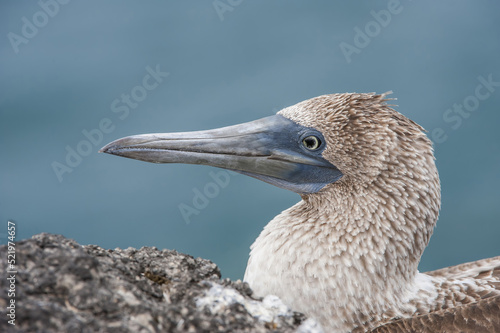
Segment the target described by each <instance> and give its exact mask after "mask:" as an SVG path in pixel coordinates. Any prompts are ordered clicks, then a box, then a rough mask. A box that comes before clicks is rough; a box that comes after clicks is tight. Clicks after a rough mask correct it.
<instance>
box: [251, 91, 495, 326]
mask: <svg viewBox="0 0 500 333" xmlns="http://www.w3.org/2000/svg"><path fill="white" fill-rule="evenodd" d="M386 102H387V99H386V96H385V95H376V94H334V95H324V96H319V97H316V98H312V99H310V100H307V101H304V102H301V103H298V104H297V105H294V106H291V107H289V108H286V109H284V110H282V111H280V112H279V114H281V115H283V116H284V117H286V118H288V119H291V120H293V121H294V122H296V123H298V124H300V125H303V126H307V127H312V128H315V129H317V130H319V131H320V132H322V134H323V135H324V137H325V140H326V143H327V148H326V149H325V151H324V152H323V154H322V155H323V157H324V158H325V159H327V160H328V161H330V162H331V163H332V164H334V165H335V166H336V167H337V168H338V169H339V170H341V172H342V173H343V177H342V178H341V179H340V180H339V181H337V182H335V183H332V184H329V185H327V186H325V187H324V188H323V189H322V190H321V191H319V192H317V193H310V194H304V195H302V201H301V202H299V203H298V204H296V205H295V206H293V207H291V208H289V209H288V210H286V211H284V212H283V213H281V214H280V215H278V216H277V217H275V218H274V219H273V220H272V221H271V222H270V223H269V224H268V225H267V226H266V227H265V228H264V230H263V231H262V233H261V235H260V236H259V237H258V239H257V240H256V241H255V243H254V244H253V245H252V251H251V255H250V259H249V262H248V266H247V271H246V273H245V280H246V281H248V282H249V283H250V285H251V287H252V288H253V289H254V290H255V291H256V292H257V294H261V295H265V294H276V295H278V296H279V297H281V298H282V299H283V300H284V301H285V303H287V304H288V305H290V306H292V307H293V308H294V309H296V310H299V311H302V312H304V313H306V314H307V315H309V316H312V317H314V318H316V319H317V320H319V321H320V322H321V324H322V325H323V327H324V328H325V331H326V332H350V331H353V332H366V331H370V330H372V329H375V328H376V327H379V328H378V330H380V332H406V331H412V330H414V331H415V332H419V331H426V332H427V331H428V332H458V331H457V327H460V326H457V325H462V324H461V323H462V321H466V324H464V325H465V326H463V327H464V328H467V327H472V326H474V325H476V328H477V329H480V330H481V329H488V330H489V331H490V332H493V331H491V329H493V328H494V327H496V326H495V325H497V324H495V321H494V320H493V319H492V318H493V316H494V315H495V313H496V316H497V317H500V312H499V311H498V301H497V300H496V298H495V297H496V295H500V291H499V289H500V287H499V282H500V276H499V275H498V270H499V267H500V257H497V258H491V259H486V260H483V261H479V262H476V263H469V264H464V265H461V266H457V267H452V268H448V269H443V270H439V271H434V272H430V273H428V274H423V273H419V272H418V271H417V267H418V263H419V261H420V257H421V255H422V253H423V251H424V249H425V247H426V246H427V244H428V242H429V239H430V236H431V234H432V231H433V229H434V226H435V223H436V221H437V217H438V212H439V208H440V201H441V198H440V184H439V176H438V173H437V169H436V166H435V163H434V155H433V150H432V144H431V142H430V140H429V139H428V138H427V137H426V136H425V134H424V133H423V129H422V127H420V126H419V125H417V124H416V123H414V122H413V121H411V120H410V119H408V118H406V117H405V116H403V115H401V114H400V113H398V112H396V111H395V110H393V109H392V108H391V107H390V106H389V105H387V104H386ZM297 286H301V287H300V288H297ZM495 311H496V312H495ZM473 322H475V324H473Z"/></svg>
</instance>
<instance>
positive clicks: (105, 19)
mask: <svg viewBox="0 0 500 333" xmlns="http://www.w3.org/2000/svg"><path fill="white" fill-rule="evenodd" d="M0 31H1V32H2V34H1V37H0V59H1V61H0V151H1V156H2V157H1V159H2V163H1V167H0V221H2V222H1V224H0V225H2V226H3V227H1V228H2V229H0V243H2V244H4V243H6V241H7V237H6V236H7V234H6V233H7V220H12V221H15V222H16V223H17V226H18V234H17V239H18V240H19V239H23V238H29V237H31V236H32V235H34V234H36V233H40V232H50V233H56V234H63V235H64V236H66V237H70V238H73V239H75V240H77V241H78V242H80V243H82V244H97V245H100V246H102V247H105V248H115V247H121V248H127V247H129V246H132V247H141V246H156V247H158V248H169V249H176V250H179V251H181V252H185V253H189V254H191V255H193V256H201V257H204V258H208V259H211V260H213V261H214V262H216V263H217V264H218V265H219V266H220V268H221V270H222V274H223V276H225V277H231V278H242V277H243V272H244V268H245V265H246V261H247V257H248V253H249V246H250V245H251V243H252V242H253V240H254V239H255V238H256V237H257V235H258V234H259V232H260V231H261V230H262V228H263V226H264V225H265V224H266V223H267V222H268V221H269V220H271V218H272V217H274V216H275V215H277V214H278V213H279V212H281V211H282V210H283V209H285V208H287V207H289V206H291V205H293V204H294V203H296V202H297V201H298V200H299V199H300V198H299V196H298V195H296V194H294V193H291V192H287V191H285V190H282V189H278V188H275V187H273V186H271V185H268V184H266V183H263V182H260V181H258V180H255V179H252V178H248V177H244V176H241V175H234V174H231V175H230V176H229V181H228V182H227V181H224V182H220V183H219V185H217V186H218V188H216V187H213V185H208V184H211V183H213V184H216V182H215V181H214V179H213V175H214V173H216V174H217V172H218V171H219V170H218V169H214V168H210V167H205V166H189V165H188V166H186V165H155V164H149V163H145V162H140V161H135V160H127V159H123V158H118V157H113V156H109V155H103V154H98V153H97V151H98V149H99V148H100V147H102V146H103V145H104V144H106V143H108V142H110V141H112V140H115V139H117V138H120V137H123V136H128V135H132V134H141V133H153V132H173V131H188V130H201V129H208V128H215V127H221V126H225V125H232V124H236V123H240V122H245V121H250V120H254V119H257V118H261V117H264V116H268V115H272V114H274V113H275V112H277V111H279V110H280V109H281V108H283V107H286V106H289V105H293V104H295V103H297V102H299V101H302V100H304V99H307V98H311V97H314V96H318V95H321V94H327V93H335V92H354V91H355V92H372V91H375V92H379V93H381V92H385V91H389V90H392V91H393V92H394V93H393V95H392V97H395V98H397V101H395V104H397V105H398V106H397V107H396V109H397V110H398V111H400V112H402V113H403V114H405V115H406V116H408V117H410V118H411V119H413V120H415V121H416V122H418V123H419V124H421V125H422V126H424V127H425V128H426V129H427V130H428V131H429V133H428V134H429V136H430V137H431V139H433V141H434V142H435V152H436V157H437V165H438V168H439V171H440V175H441V181H442V196H443V205H442V210H441V215H440V220H439V222H438V226H437V228H436V230H435V233H434V235H433V237H432V239H431V243H430V246H429V247H428V249H427V250H426V252H425V254H424V257H423V259H422V262H421V265H420V269H421V271H426V270H430V269H436V268H440V267H443V266H448V265H453V264H458V263H461V262H465V261H470V260H476V259H480V258H484V257H491V256H496V255H500V242H499V241H498V239H499V235H500V193H499V188H500V176H499V171H500V170H499V169H500V168H499V167H500V145H499V144H500V131H499V129H498V128H499V126H500V110H499V109H500V3H499V2H496V1H493V0H492V1H481V2H474V1H451V0H450V1H430V0H427V1H406V0H401V1H400V2H398V1H394V0H391V1H356V2H340V1H335V2H334V1H315V2H308V1H284V0H281V1H279V0H278V1H272V2H271V1H247V0H243V1H242V0H216V1H175V2H174V1H168V2H167V1H141V2H139V1H125V0H120V1H118V0H115V1H106V2H102V1H95V0H94V1H68V0H64V1H63V0H59V1H56V0H41V1H38V2H37V1H2V3H1V4H0ZM148 75H149V76H148ZM127 96H128V97H127ZM75 155H78V156H75ZM221 184H222V185H221ZM207 186H208V187H211V188H210V189H209V190H211V191H212V192H210V196H211V197H207V198H206V200H202V199H199V198H197V197H196V196H197V195H198V196H199V193H204V191H205V190H206V187H207ZM198 191H199V192H198ZM197 193H198V194H197ZM193 200H195V202H194V203H193ZM182 207H184V208H185V209H186V207H190V208H192V209H194V210H189V212H190V214H188V216H187V215H186V214H185V215H184V216H183V214H182V213H181V210H182ZM196 207H197V208H196Z"/></svg>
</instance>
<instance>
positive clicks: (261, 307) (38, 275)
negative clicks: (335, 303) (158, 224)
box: [0, 233, 321, 333]
mask: <svg viewBox="0 0 500 333" xmlns="http://www.w3.org/2000/svg"><path fill="white" fill-rule="evenodd" d="M15 253H16V268H17V274H16V284H15V298H14V299H15V305H16V311H15V316H16V317H15V324H16V325H15V326H12V325H11V324H9V323H8V321H7V319H6V318H8V316H7V314H8V313H7V305H8V304H9V302H10V299H11V298H9V297H8V296H7V293H5V291H6V290H7V289H9V285H10V282H9V281H8V280H7V278H8V277H9V275H8V274H7V273H6V272H5V270H4V268H5V267H7V246H1V247H0V263H1V264H0V265H1V266H0V267H2V278H1V280H0V288H1V290H2V293H1V296H0V308H1V311H0V312H1V318H2V320H0V331H1V332H10V331H16V332H301V333H305V332H321V328H320V327H319V325H318V324H317V323H316V322H315V321H314V320H311V319H307V320H306V318H305V316H304V315H302V314H300V313H297V312H293V311H291V310H290V309H288V308H287V307H286V306H285V305H284V304H283V303H282V302H281V300H279V299H278V298H277V297H275V296H267V297H266V298H264V299H263V300H262V299H259V298H255V297H253V296H252V291H251V289H250V288H249V286H248V285H247V284H246V283H244V282H241V281H239V280H238V281H230V280H229V279H224V280H221V279H220V271H219V268H218V267H217V266H216V265H215V264H214V263H212V262H211V261H209V260H205V259H201V258H196V259H195V258H193V257H191V256H189V255H185V254H182V253H178V252H176V251H172V250H161V251H160V250H158V249H156V248H154V247H143V248H141V249H139V250H137V249H133V248H128V249H126V250H122V249H115V250H105V249H103V248H100V247H98V246H95V245H87V246H82V245H80V244H78V243H76V242H75V241H73V240H70V239H67V238H65V237H63V236H60V235H52V234H46V233H42V234H39V235H35V236H33V237H32V239H28V240H23V241H19V242H16V243H15ZM6 275H7V276H6Z"/></svg>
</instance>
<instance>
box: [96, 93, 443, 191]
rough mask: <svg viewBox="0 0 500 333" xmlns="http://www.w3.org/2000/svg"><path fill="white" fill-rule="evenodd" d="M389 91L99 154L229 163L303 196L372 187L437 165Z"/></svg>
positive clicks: (138, 140) (328, 99)
mask: <svg viewBox="0 0 500 333" xmlns="http://www.w3.org/2000/svg"><path fill="white" fill-rule="evenodd" d="M385 96H386V95H384V94H383V95H376V94H354V93H353V94H350V93H346V94H332V95H323V96H319V97H315V98H312V99H309V100H306V101H303V102H301V103H298V104H296V105H294V106H291V107H288V108H285V109H283V110H281V111H280V112H278V113H277V114H276V115H274V116H270V117H266V118H262V119H259V120H255V121H252V122H248V123H243V124H239V125H234V126H229V127H223V128H219V129H212V130H207V131H197V132H184V133H156V134H143V135H134V136H129V137H125V138H122V139H118V140H116V141H113V142H111V143H109V144H108V145H106V146H105V147H103V148H102V149H101V150H100V152H104V153H108V154H113V155H118V156H123V157H127V158H133V159H138V160H142V161H147V162H153V163H187V164H204V165H211V166H215V167H219V168H225V169H229V170H233V171H236V172H239V173H242V174H245V175H248V176H251V177H254V178H257V179H260V180H263V181H265V182H267V183H270V184H273V185H276V186H278V187H281V188H284V189H288V190H291V191H294V192H296V193H299V194H301V195H302V196H307V195H310V194H314V193H318V192H321V191H323V190H324V189H325V188H327V187H330V186H332V184H336V183H344V184H345V183H356V184H361V185H366V186H367V185H369V184H371V183H373V182H374V181H377V179H378V178H379V177H380V176H381V175H383V174H384V173H387V172H389V171H391V172H399V173H401V172H405V170H406V169H405V168H403V166H402V165H404V164H405V163H406V162H408V163H410V164H412V163H413V164H415V163H417V164H418V165H417V166H418V167H421V168H422V170H423V171H425V170H424V169H425V168H426V164H429V163H430V164H431V169H432V166H434V161H433V155H432V147H431V143H430V141H429V140H428V139H427V137H426V136H425V134H424V133H423V132H422V128H421V127H420V126H419V125H417V124H416V123H414V122H413V121H411V120H409V119H408V118H406V117H404V116H403V115H401V114H399V113H398V112H396V111H394V110H393V109H392V108H390V107H389V106H388V105H387V104H386V101H387V100H386V99H385ZM415 157H416V158H417V160H418V161H417V162H415V159H414V158H415ZM412 158H413V159H412ZM413 166H415V165H413ZM401 168H403V169H405V170H403V169H401ZM395 169H397V170H395ZM409 172H410V173H411V171H409Z"/></svg>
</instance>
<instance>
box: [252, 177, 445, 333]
mask: <svg viewBox="0 0 500 333" xmlns="http://www.w3.org/2000/svg"><path fill="white" fill-rule="evenodd" d="M373 186H374V187H363V186H354V185H348V184H345V183H342V182H341V183H337V184H330V185H329V186H328V187H327V188H325V189H324V190H323V191H321V192H320V193H317V194H314V195H309V196H304V197H303V200H302V201H301V202H299V203H298V204H296V205H295V206H293V207H291V208H289V209H288V210H285V211H284V212H283V213H281V214H280V215H278V216H277V217H275V218H274V219H273V220H272V221H271V222H270V223H269V224H268V225H267V226H266V227H265V228H264V230H263V231H262V233H261V234H260V236H259V237H258V238H257V240H256V241H255V243H254V244H253V245H252V251H251V254H250V259H249V262H248V266H247V271H246V273H245V281H247V282H249V284H250V286H251V287H252V289H253V290H254V291H255V292H256V293H257V294H258V295H260V296H264V295H267V294H274V295H277V296H279V297H280V298H282V300H283V301H284V302H285V303H286V304H288V305H289V306H291V307H292V308H293V309H295V310H297V311H301V312H304V313H305V314H306V315H309V316H312V317H314V318H315V319H317V320H318V321H319V322H320V323H321V324H322V325H323V326H324V328H325V329H327V328H328V329H329V330H330V329H331V330H332V331H339V332H342V331H350V330H352V329H353V328H355V327H366V328H369V327H372V326H373V325H374V324H375V323H376V322H380V321H383V320H384V317H387V319H390V318H391V317H396V316H403V315H405V314H408V313H411V312H412V311H413V312H414V311H415V309H414V308H413V307H411V306H410V305H405V304H408V302H409V300H412V299H414V298H415V297H416V296H415V294H416V293H417V289H418V288H417V287H416V286H415V283H416V282H415V280H416V278H417V276H418V271H417V266H418V263H419V261H420V257H421V255H422V252H423V250H424V248H425V246H426V245H427V242H428V239H429V237H430V233H432V227H433V225H434V223H435V220H436V219H437V212H436V215H435V216H426V217H424V216H421V215H420V211H421V209H419V208H418V207H416V206H418V205H419V204H421V203H420V201H418V200H416V201H413V204H414V206H415V207H413V206H412V205H411V204H409V203H408V202H403V201H401V200H397V199H393V198H391V196H383V195H381V193H380V190H381V189H378V188H377V185H373ZM406 196H407V198H412V197H418V196H419V195H417V194H415V195H414V194H411V193H407V194H406ZM410 201H411V200H410ZM422 204H423V203H422ZM402 205H403V206H402ZM409 217H413V218H409ZM417 217H423V218H424V219H425V220H424V221H422V220H419V219H417ZM424 224H431V225H432V227H430V228H429V227H422V226H423V225H424Z"/></svg>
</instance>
